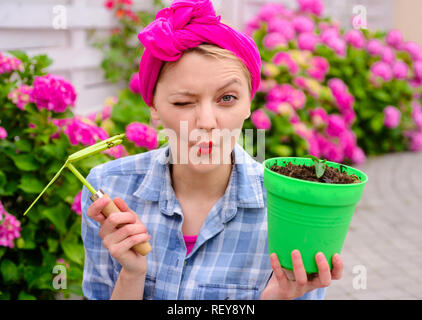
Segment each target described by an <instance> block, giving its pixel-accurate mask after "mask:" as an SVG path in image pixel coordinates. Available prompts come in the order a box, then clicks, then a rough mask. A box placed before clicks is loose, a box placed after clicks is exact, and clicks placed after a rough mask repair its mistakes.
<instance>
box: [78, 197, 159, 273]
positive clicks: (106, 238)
mask: <svg viewBox="0 0 422 320" xmlns="http://www.w3.org/2000/svg"><path fill="white" fill-rule="evenodd" d="M109 201H111V199H110V198H108V197H102V198H100V199H97V200H96V201H94V202H93V203H92V204H91V205H90V206H89V208H88V209H87V212H86V213H87V215H88V216H89V217H90V218H92V219H93V220H95V221H97V222H99V223H100V226H101V228H100V232H99V235H100V238H101V239H102V240H103V245H104V247H106V248H107V250H108V251H109V252H110V255H111V256H112V257H114V258H115V259H116V260H117V261H118V262H119V263H120V264H121V265H122V269H124V270H125V271H126V272H127V273H129V274H132V275H145V274H146V272H147V257H146V256H142V255H141V254H139V253H137V252H135V251H134V250H131V248H132V247H133V246H134V245H136V244H138V243H142V242H146V241H148V240H149V239H150V238H151V236H150V235H149V234H148V230H147V228H146V227H145V226H144V224H143V223H142V222H141V220H140V219H139V217H138V215H137V214H136V212H134V211H133V210H131V209H130V208H129V207H128V205H127V204H126V203H125V202H124V201H123V199H121V198H119V197H116V198H114V204H115V205H116V206H117V207H118V208H119V210H120V211H121V212H113V213H111V214H110V215H109V216H108V217H107V218H106V217H105V216H104V215H103V214H102V213H101V211H102V210H103V209H104V207H106V206H107V204H108V203H109ZM120 225H123V226H120ZM117 226H119V228H117Z"/></svg>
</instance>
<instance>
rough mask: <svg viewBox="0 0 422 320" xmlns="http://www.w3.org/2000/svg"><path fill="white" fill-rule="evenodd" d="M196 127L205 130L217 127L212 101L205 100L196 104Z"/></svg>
mask: <svg viewBox="0 0 422 320" xmlns="http://www.w3.org/2000/svg"><path fill="white" fill-rule="evenodd" d="M196 127H197V128H198V129H202V130H205V131H211V130H212V129H215V128H216V127H217V118H216V110H215V107H214V105H213V104H212V103H210V102H206V103H202V104H200V105H198V107H197V109H196Z"/></svg>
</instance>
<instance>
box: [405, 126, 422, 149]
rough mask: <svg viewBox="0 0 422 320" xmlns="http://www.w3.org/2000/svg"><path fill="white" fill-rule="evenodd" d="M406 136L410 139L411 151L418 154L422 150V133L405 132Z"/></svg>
mask: <svg viewBox="0 0 422 320" xmlns="http://www.w3.org/2000/svg"><path fill="white" fill-rule="evenodd" d="M404 135H405V136H407V137H408V138H409V139H410V146H409V148H410V150H411V151H414V152H418V151H421V150H422V131H410V132H405V133H404Z"/></svg>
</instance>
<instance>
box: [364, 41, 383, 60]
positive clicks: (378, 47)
mask: <svg viewBox="0 0 422 320" xmlns="http://www.w3.org/2000/svg"><path fill="white" fill-rule="evenodd" d="M383 48H384V46H383V44H382V42H381V41H380V40H378V39H372V40H369V41H368V44H367V45H366V49H367V50H368V52H369V54H370V55H372V56H378V55H380V54H381V52H382V49H383Z"/></svg>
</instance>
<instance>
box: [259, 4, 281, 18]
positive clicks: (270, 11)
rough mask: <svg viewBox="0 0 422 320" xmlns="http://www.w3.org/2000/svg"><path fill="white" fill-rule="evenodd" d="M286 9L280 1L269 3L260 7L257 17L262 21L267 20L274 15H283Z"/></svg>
mask: <svg viewBox="0 0 422 320" xmlns="http://www.w3.org/2000/svg"><path fill="white" fill-rule="evenodd" d="M286 11H287V9H286V8H285V7H284V6H283V5H282V4H280V3H269V4H265V5H263V6H262V7H261V8H260V10H259V12H258V15H257V17H258V18H259V19H260V20H262V21H266V22H269V21H270V20H271V19H273V18H274V17H277V16H284V15H285V13H286Z"/></svg>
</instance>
